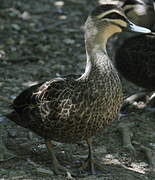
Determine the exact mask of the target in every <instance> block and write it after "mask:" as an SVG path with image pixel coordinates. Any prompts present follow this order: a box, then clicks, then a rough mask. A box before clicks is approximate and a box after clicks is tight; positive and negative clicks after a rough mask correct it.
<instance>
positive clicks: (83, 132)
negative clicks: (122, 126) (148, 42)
mask: <svg viewBox="0 0 155 180" xmlns="http://www.w3.org/2000/svg"><path fill="white" fill-rule="evenodd" d="M126 30H127V31H139V32H143V33H144V32H149V30H148V29H145V28H140V27H137V26H134V25H133V24H132V23H131V22H129V21H128V20H127V18H126V17H125V15H124V14H123V13H122V11H121V9H119V8H117V7H116V6H114V5H102V6H99V7H97V8H96V9H95V10H94V11H92V13H91V14H90V16H89V17H88V19H87V21H86V23H85V44H86V54H87V64H86V68H85V72H84V74H82V76H80V77H79V76H76V75H69V76H65V77H58V78H54V79H51V80H50V81H47V82H44V83H41V84H37V85H34V86H32V87H30V88H28V89H26V90H25V91H23V92H22V93H21V94H20V95H19V96H18V97H17V98H16V99H15V100H14V103H13V108H14V111H13V112H12V113H11V114H10V115H8V117H9V118H10V119H11V120H12V121H14V122H16V123H17V124H18V125H20V126H22V127H25V128H28V129H29V130H31V131H33V132H35V133H36V134H38V135H39V136H41V137H43V138H44V139H45V144H46V146H47V149H48V151H49V154H50V157H51V160H52V166H53V171H54V172H55V173H56V174H62V173H66V172H67V170H66V168H64V167H62V166H61V165H59V163H58V161H57V159H56V157H55V155H54V152H53V148H52V143H51V140H55V141H59V142H62V143H76V142H77V141H81V140H86V141H87V143H88V147H89V155H88V159H87V162H89V163H87V164H89V166H90V169H91V171H92V173H95V172H94V166H93V154H92V140H91V137H92V136H94V135H95V134H96V133H97V132H99V131H101V130H103V128H104V127H105V125H107V124H108V123H110V122H111V121H112V120H113V119H115V117H116V115H117V113H118V112H119V110H120V107H121V104H122V87H121V82H120V79H119V77H118V74H117V71H116V69H115V68H114V66H113V64H112V62H111V60H110V59H109V57H108V55H107V52H106V43H107V41H108V38H109V37H110V36H112V35H113V34H115V33H117V32H119V33H120V32H123V31H126Z"/></svg>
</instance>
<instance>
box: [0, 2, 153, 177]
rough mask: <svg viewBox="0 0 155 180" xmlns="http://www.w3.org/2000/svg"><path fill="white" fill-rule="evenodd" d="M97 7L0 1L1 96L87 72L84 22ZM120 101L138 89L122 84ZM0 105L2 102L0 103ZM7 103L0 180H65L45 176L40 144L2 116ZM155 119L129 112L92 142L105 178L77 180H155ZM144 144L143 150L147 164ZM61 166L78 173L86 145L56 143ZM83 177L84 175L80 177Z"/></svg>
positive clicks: (1, 123)
mask: <svg viewBox="0 0 155 180" xmlns="http://www.w3.org/2000/svg"><path fill="white" fill-rule="evenodd" d="M97 4H98V1H95V0H94V1H93V0H64V1H56V0H37V1H36V0H22V1H21V0H7V1H6V0H1V1H0V96H1V97H3V98H4V100H9V101H12V100H13V99H14V98H15V97H16V96H17V95H18V94H19V93H20V92H21V91H22V90H23V89H25V88H27V87H29V86H31V85H33V84H35V83H38V82H42V81H44V80H49V79H51V78H53V77H56V76H59V75H67V74H71V73H75V74H81V73H82V72H83V71H84V66H85V59H86V58H85V49H84V38H83V30H82V27H83V24H84V22H85V20H86V17H87V15H88V13H89V12H90V11H91V10H92V9H93V7H94V6H95V5H97ZM123 88H124V96H125V97H126V96H128V95H131V94H133V93H135V92H139V91H141V89H140V88H138V87H136V86H135V85H133V84H130V83H128V82H125V81H123ZM1 99H2V98H1ZM8 112H10V107H9V102H6V101H2V100H0V133H1V137H0V138H1V139H0V180H16V179H17V180H39V179H47V180H48V179H52V180H59V179H65V178H64V177H62V176H55V175H54V174H53V172H52V171H51V170H50V164H51V162H50V159H49V157H48V154H47V150H46V147H45V145H44V142H43V139H41V138H40V137H38V136H37V135H35V134H33V133H31V132H29V131H28V130H26V129H23V128H21V127H19V126H17V125H16V124H15V123H13V122H10V121H9V120H8V119H7V118H5V116H4V114H6V113H8ZM154 119H155V114H154V113H152V112H147V111H144V110H134V109H133V110H130V111H128V112H127V114H126V116H123V117H121V118H118V119H117V120H115V121H113V123H111V124H110V125H109V126H107V127H106V129H105V130H104V131H103V132H102V133H100V134H98V135H97V136H96V137H94V142H93V146H94V154H95V157H96V158H97V159H98V160H99V161H100V162H101V163H102V167H103V169H104V170H103V172H102V173H101V172H99V173H98V174H97V175H95V176H91V175H88V174H84V175H79V177H75V179H83V180H94V179H101V180H154V179H155V171H154V160H155V158H154V154H155V152H154V151H155V126H154ZM120 123H128V124H129V125H132V124H134V125H133V126H131V128H130V129H131V130H132V132H133V137H132V140H133V141H135V142H136V143H135V145H134V147H135V149H136V155H133V154H132V153H131V152H129V151H128V150H127V149H126V148H125V147H124V146H123V144H122V138H121V134H120V133H119V132H118V125H119V124H120ZM142 146H145V147H147V148H149V150H150V151H148V152H149V153H150V154H151V160H150V161H152V164H150V163H149V162H150V161H148V158H147V156H146V155H147V154H146V153H144V149H143V148H142ZM55 151H56V155H57V157H58V159H59V161H60V163H61V164H62V165H64V166H66V167H67V168H68V169H69V170H72V171H76V170H77V169H78V166H79V165H80V163H81V162H82V161H84V159H85V158H86V157H87V153H88V150H87V146H86V144H85V142H81V143H78V144H75V145H69V144H61V143H58V142H55ZM81 176H82V177H81Z"/></svg>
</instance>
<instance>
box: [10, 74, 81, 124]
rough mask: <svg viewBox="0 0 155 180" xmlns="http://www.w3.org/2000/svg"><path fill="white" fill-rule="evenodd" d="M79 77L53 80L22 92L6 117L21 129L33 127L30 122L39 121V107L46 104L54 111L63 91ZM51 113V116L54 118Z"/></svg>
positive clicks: (69, 76) (71, 76) (73, 76)
mask: <svg viewBox="0 0 155 180" xmlns="http://www.w3.org/2000/svg"><path fill="white" fill-rule="evenodd" d="M79 77H80V75H68V76H63V77H61V78H54V79H51V80H50V81H47V82H43V83H40V84H37V85H34V86H31V87H30V88H28V89H26V90H24V91H23V92H22V93H20V94H19V96H17V98H16V99H15V100H14V102H13V105H12V106H13V109H14V111H13V112H11V113H10V114H8V115H7V117H8V118H9V119H10V120H12V121H14V122H16V123H17V124H19V125H20V126H22V127H29V126H30V125H31V126H32V125H33V122H32V120H33V119H34V120H36V121H38V124H39V121H41V116H40V106H44V104H47V106H49V104H50V108H51V109H53V110H54V109H56V107H57V106H58V104H59V99H61V98H63V97H62V96H64V95H65V93H64V91H65V89H67V88H69V85H72V83H73V84H74V82H75V79H77V78H79ZM54 112H55V111H53V113H52V114H53V116H54Z"/></svg>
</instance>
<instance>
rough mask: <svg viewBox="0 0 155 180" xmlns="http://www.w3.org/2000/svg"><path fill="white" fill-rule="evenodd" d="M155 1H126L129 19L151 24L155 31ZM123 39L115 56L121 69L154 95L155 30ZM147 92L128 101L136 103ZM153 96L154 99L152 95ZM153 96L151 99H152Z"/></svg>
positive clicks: (139, 23)
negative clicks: (154, 31) (154, 32)
mask: <svg viewBox="0 0 155 180" xmlns="http://www.w3.org/2000/svg"><path fill="white" fill-rule="evenodd" d="M120 1H121V0H120ZM154 3H155V2H154V1H153V0H150V1H147V0H143V1H142V0H133V1H131V0H126V1H123V5H121V6H122V8H123V9H124V12H125V14H126V15H127V16H128V18H129V19H132V21H133V22H134V23H135V24H138V25H142V26H145V27H150V28H151V29H152V30H153V28H154V27H155V10H154V6H153V5H154ZM142 10H143V11H142ZM141 11H142V12H143V14H142V15H141V14H139V13H140V12H141ZM129 12H131V13H129ZM138 12H139V13H138ZM121 38H122V39H123V38H124V37H123V36H122V37H121ZM122 39H121V45H120V47H119V48H118V49H117V51H115V53H116V54H115V55H114V56H115V58H114V59H115V64H116V67H117V69H118V71H119V72H120V74H122V75H123V76H124V77H125V78H126V79H127V80H128V81H131V82H132V83H134V84H136V85H138V86H140V87H143V88H145V91H147V92H148V93H149V94H150V91H153V90H155V83H154V80H155V71H154V67H155V61H154V58H155V35H154V34H153V33H152V34H148V35H147V34H145V35H136V36H135V37H133V36H132V35H129V38H128V39H127V38H125V40H122ZM122 48H123V52H122ZM148 93H147V94H148ZM147 94H146V95H147ZM143 95H144V96H145V93H139V94H136V95H134V96H131V98H128V99H127V100H126V102H127V103H129V104H132V103H133V102H134V100H136V99H137V100H138V99H140V98H141V96H142V97H143ZM149 99H152V97H151V98H149ZM149 99H148V101H147V102H149ZM125 104H126V103H125Z"/></svg>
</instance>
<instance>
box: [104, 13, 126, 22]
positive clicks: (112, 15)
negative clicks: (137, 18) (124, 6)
mask: <svg viewBox="0 0 155 180" xmlns="http://www.w3.org/2000/svg"><path fill="white" fill-rule="evenodd" d="M104 18H108V19H120V20H123V21H125V22H126V21H127V20H126V18H125V17H123V16H121V15H119V14H117V13H115V12H113V13H109V14H107V15H106V16H104Z"/></svg>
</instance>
